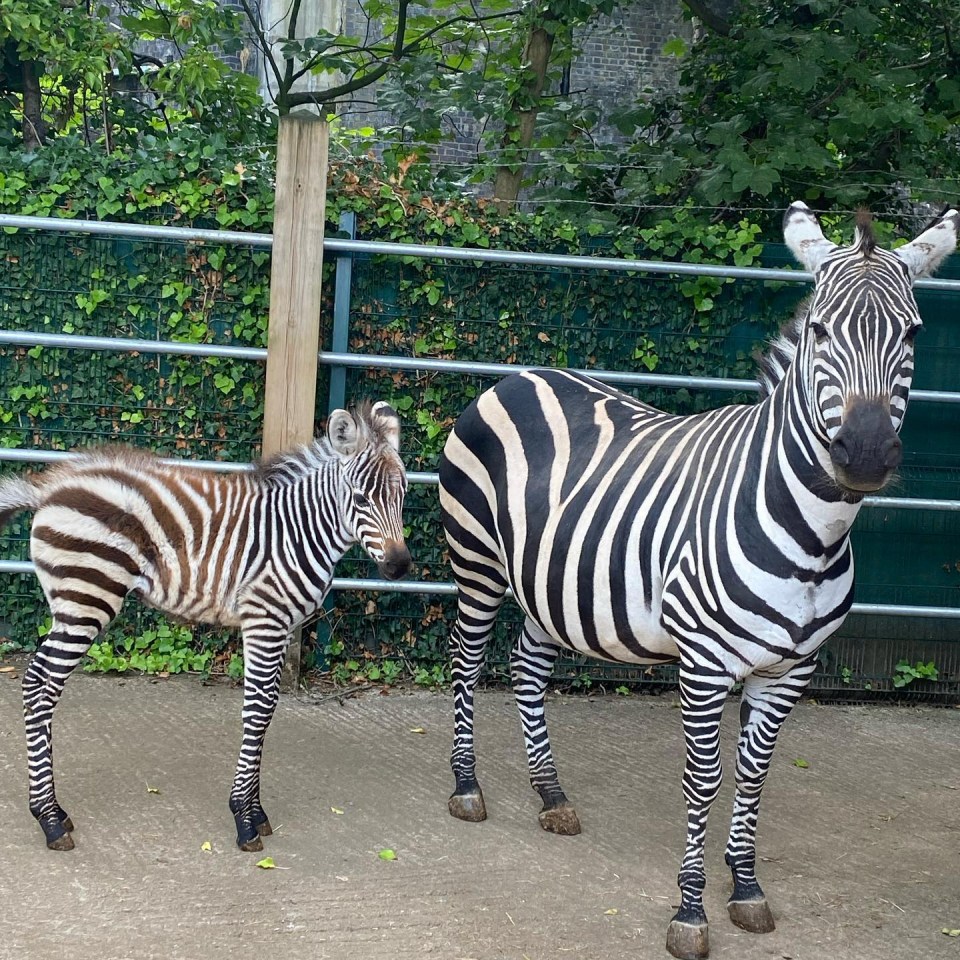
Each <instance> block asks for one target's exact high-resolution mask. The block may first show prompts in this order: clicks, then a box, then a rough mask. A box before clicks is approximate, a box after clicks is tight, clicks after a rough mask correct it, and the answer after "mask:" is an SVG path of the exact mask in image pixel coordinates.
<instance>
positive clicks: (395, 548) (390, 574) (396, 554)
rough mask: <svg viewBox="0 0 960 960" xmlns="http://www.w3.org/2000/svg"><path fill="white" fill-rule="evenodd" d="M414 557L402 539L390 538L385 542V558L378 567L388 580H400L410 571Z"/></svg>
mask: <svg viewBox="0 0 960 960" xmlns="http://www.w3.org/2000/svg"><path fill="white" fill-rule="evenodd" d="M412 565H413V558H412V557H411V556H410V551H409V550H408V549H407V545H406V544H405V543H404V542H403V541H402V540H389V541H387V543H386V544H384V550H383V559H382V560H381V561H380V562H379V563H378V564H377V569H378V570H379V571H380V573H381V574H383V576H385V577H386V578H387V579H388V580H399V579H400V578H401V577H405V576H406V575H407V574H408V573H409V572H410V567H411V566H412Z"/></svg>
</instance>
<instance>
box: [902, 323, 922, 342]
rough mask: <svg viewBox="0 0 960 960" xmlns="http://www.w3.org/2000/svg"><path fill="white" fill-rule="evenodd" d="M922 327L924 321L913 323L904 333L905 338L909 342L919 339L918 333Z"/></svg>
mask: <svg viewBox="0 0 960 960" xmlns="http://www.w3.org/2000/svg"><path fill="white" fill-rule="evenodd" d="M922 329H923V324H922V323H911V324H910V326H909V327H907V332H906V333H905V334H904V335H903V339H904V340H906V341H907V343H913V341H914V340H916V339H917V334H918V333H919V332H920V331H921V330H922Z"/></svg>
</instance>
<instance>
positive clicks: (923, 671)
mask: <svg viewBox="0 0 960 960" xmlns="http://www.w3.org/2000/svg"><path fill="white" fill-rule="evenodd" d="M939 679H940V671H939V670H937V665H936V664H935V663H934V662H933V661H932V660H931V661H930V662H929V663H924V662H923V661H922V660H918V661H917V662H916V663H915V664H913V665H912V666H911V665H910V662H909V661H908V660H901V661H900V662H899V663H898V664H897V665H896V666H895V667H894V668H893V685H894V687H895V688H896V689H897V690H899V689H901V688H902V687H906V686H907V685H909V684H911V683H913V681H914V680H939Z"/></svg>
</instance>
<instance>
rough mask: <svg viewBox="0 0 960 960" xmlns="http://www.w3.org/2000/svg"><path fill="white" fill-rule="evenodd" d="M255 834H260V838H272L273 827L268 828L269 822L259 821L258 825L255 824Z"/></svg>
mask: <svg viewBox="0 0 960 960" xmlns="http://www.w3.org/2000/svg"><path fill="white" fill-rule="evenodd" d="M257 833H258V834H260V836H261V837H272V836H273V827H271V826H270V821H269V820H261V821H260V823H258V824H257Z"/></svg>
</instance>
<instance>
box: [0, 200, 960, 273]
mask: <svg viewBox="0 0 960 960" xmlns="http://www.w3.org/2000/svg"><path fill="white" fill-rule="evenodd" d="M0 227H16V228H19V229H31V230H50V231H60V232H70V233H90V234H96V235H100V236H118V237H137V238H141V239H145V240H173V241H179V242H182V243H216V244H241V245H246V246H254V247H271V246H272V245H273V237H272V236H271V235H270V234H265V233H244V232H242V231H237V230H201V229H196V228H194V227H161V226H152V225H146V224H145V225H139V224H131V223H112V222H104V221H101V220H71V219H68V218H62V217H22V216H15V215H11V214H3V215H0ZM323 248H324V251H329V252H331V253H349V254H354V255H361V256H374V255H383V256H391V257H415V258H418V259H432V260H471V261H478V262H482V263H504V264H509V265H511V266H519V265H525V266H535V267H564V268H567V269H578V270H608V271H609V270H614V271H626V272H630V273H666V274H673V275H676V276H695V277H730V278H733V279H741V280H770V281H775V282H779V283H809V282H810V281H811V280H813V274H811V273H808V272H807V271H805V270H783V269H770V268H767V267H731V266H725V265H723V264H702V263H672V262H669V261H661V260H627V259H618V258H615V257H582V256H571V255H566V254H550V253H527V252H525V251H519V250H487V249H478V248H476V247H443V246H433V245H431V244H423V243H387V242H383V241H376V240H348V239H345V238H339V237H326V238H325V239H324V241H323ZM914 285H915V286H917V287H923V288H927V289H934V290H960V280H937V279H935V278H930V277H928V278H924V279H922V280H918V281H916V283H915V284H914Z"/></svg>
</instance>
